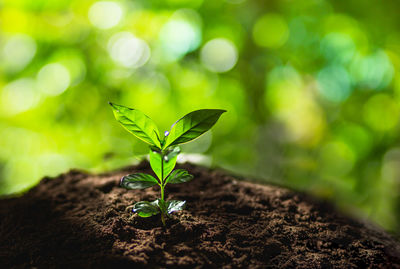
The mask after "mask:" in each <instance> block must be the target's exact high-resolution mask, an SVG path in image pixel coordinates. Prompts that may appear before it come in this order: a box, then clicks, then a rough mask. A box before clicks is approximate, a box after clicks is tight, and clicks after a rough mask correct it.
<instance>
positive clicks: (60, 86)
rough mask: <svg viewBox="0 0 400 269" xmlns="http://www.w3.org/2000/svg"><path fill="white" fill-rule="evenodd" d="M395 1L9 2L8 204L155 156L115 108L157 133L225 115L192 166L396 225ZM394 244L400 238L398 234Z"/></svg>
mask: <svg viewBox="0 0 400 269" xmlns="http://www.w3.org/2000/svg"><path fill="white" fill-rule="evenodd" d="M399 9H400V4H399V2H398V1H378V0H371V1H363V0H347V1H324V0H303V1H289V0H280V1H257V0H225V1H222V0H194V1H190V0H167V1H161V0H153V1H151V0H141V1H128V0H125V1H123V0H121V1H82V0H79V1H78V0H72V1H66V0H58V1H50V0H48V1H43V0H35V1H31V0H3V1H2V2H0V59H1V61H0V175H1V180H0V194H2V195H5V194H12V193H17V192H21V191H23V190H26V189H27V188H29V187H32V186H34V184H36V183H37V182H38V181H39V180H40V178H41V177H43V176H46V175H48V176H55V175H57V174H59V173H62V172H65V171H67V170H68V169H70V168H81V169H86V170H90V171H93V172H99V171H106V170H112V169H116V168H118V167H121V166H124V165H128V164H132V163H134V162H136V161H138V160H139V158H140V156H141V155H143V154H146V151H147V147H146V145H145V144H144V143H141V141H140V140H138V139H135V138H134V137H133V136H132V135H130V134H129V133H128V132H126V131H125V130H124V129H123V128H122V127H121V126H120V125H119V124H118V123H117V122H116V121H115V120H114V118H113V115H112V112H111V109H110V107H109V106H108V104H107V101H113V102H116V103H118V104H123V105H126V106H129V107H134V108H137V109H140V110H141V111H143V112H144V113H145V114H147V115H148V116H150V117H151V118H152V119H154V120H155V121H156V123H157V124H158V125H159V126H160V127H161V128H160V129H161V130H167V129H169V126H170V125H171V124H172V123H173V122H174V121H175V120H176V119H177V118H179V117H181V116H183V115H184V114H186V113H187V112H190V111H191V110H194V109H200V108H221V109H227V110H228V113H226V114H224V115H223V116H222V117H221V120H220V121H219V122H218V124H217V125H216V126H215V127H214V128H213V129H212V131H211V132H209V133H207V134H206V135H204V136H202V137H201V138H200V139H198V140H196V142H193V143H190V144H187V146H186V147H185V148H184V151H185V152H188V153H190V154H186V155H183V157H182V158H183V159H182V160H183V161H184V160H190V161H194V162H199V163H202V164H205V165H214V166H215V165H216V166H220V167H223V168H226V169H229V170H231V171H234V172H236V173H240V174H243V175H248V176H252V177H256V178H261V179H264V180H265V181H269V182H275V183H278V184H282V185H286V186H289V187H291V188H295V189H298V190H302V191H307V192H310V193H313V194H315V195H318V196H320V197H324V198H327V199H331V200H332V201H334V202H335V203H336V204H337V205H338V206H339V207H341V208H344V209H346V210H349V211H350V212H352V213H354V214H356V215H357V216H360V217H367V218H369V219H372V220H374V221H375V222H377V223H379V224H380V225H382V226H383V227H384V228H386V229H387V230H389V231H393V232H395V231H396V230H397V231H399V228H400V224H399V223H400V210H399V206H400V197H399V191H400V133H399V128H400V125H399V119H400V117H399V116H400V74H399V71H400V30H399V29H400V20H399ZM397 233H398V232H397Z"/></svg>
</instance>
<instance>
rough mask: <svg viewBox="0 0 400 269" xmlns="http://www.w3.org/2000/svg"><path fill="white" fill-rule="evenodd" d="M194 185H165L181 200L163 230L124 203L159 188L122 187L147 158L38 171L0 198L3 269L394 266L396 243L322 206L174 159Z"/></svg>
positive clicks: (399, 253) (399, 250)
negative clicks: (26, 186)
mask: <svg viewBox="0 0 400 269" xmlns="http://www.w3.org/2000/svg"><path fill="white" fill-rule="evenodd" d="M180 167H181V168H185V169H187V170H189V172H190V173H192V174H193V175H194V176H195V179H194V180H193V181H192V182H191V183H186V184H176V185H168V187H167V190H166V191H167V197H168V199H179V200H186V201H187V208H186V210H184V211H182V212H178V213H175V215H174V216H173V218H171V219H169V220H168V221H167V226H166V227H165V228H163V227H162V224H161V221H160V218H159V216H155V217H151V218H147V219H143V218H139V217H135V216H133V214H132V212H130V211H129V210H126V207H127V206H129V205H132V204H133V203H135V202H137V201H140V200H148V201H149V200H154V199H156V198H157V197H158V195H159V193H158V188H157V187H153V188H150V189H146V190H131V191H128V190H125V189H122V188H120V187H119V186H118V184H119V180H120V178H121V177H122V176H123V175H126V174H127V173H132V172H138V171H140V172H150V167H149V165H148V163H141V164H139V165H138V166H134V167H129V168H126V169H124V170H123V171H118V172H114V173H108V174H102V175H90V174H86V173H82V172H80V171H71V172H69V173H66V174H63V175H61V176H59V177H57V178H54V179H50V178H45V179H43V180H42V181H41V183H40V184H39V185H38V186H36V187H35V188H33V189H32V190H30V191H29V192H28V193H26V194H25V195H23V196H22V197H18V198H8V199H3V200H1V201H0V264H1V266H0V267H2V268H26V267H29V268H33V267H36V268H128V267H129V268H154V267H161V268H163V267H167V268H237V267H246V268H293V267H296V268H331V267H336V268H366V267H373V268H400V244H399V243H398V242H397V241H395V240H394V239H392V238H391V237H390V236H389V235H387V234H386V233H384V232H382V231H380V230H378V229H377V228H373V227H372V226H371V227H370V226H368V225H366V224H363V223H361V222H358V221H356V220H352V219H351V218H348V217H346V216H344V215H342V214H340V213H338V212H336V211H335V210H334V209H333V208H332V207H331V206H329V205H328V204H326V203H321V202H318V201H316V200H314V199H312V198H309V197H308V196H306V195H304V194H299V193H296V192H293V191H290V190H287V189H283V188H280V187H276V186H268V185H258V184H253V183H248V182H244V181H239V180H237V179H235V178H234V177H232V176H230V175H228V174H226V173H225V172H221V171H218V170H209V169H206V168H202V167H198V166H194V165H189V164H186V165H180Z"/></svg>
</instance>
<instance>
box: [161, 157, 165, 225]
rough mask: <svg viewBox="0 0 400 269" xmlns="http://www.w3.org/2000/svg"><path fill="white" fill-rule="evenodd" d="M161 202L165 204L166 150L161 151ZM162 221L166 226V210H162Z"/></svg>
mask: <svg viewBox="0 0 400 269" xmlns="http://www.w3.org/2000/svg"><path fill="white" fill-rule="evenodd" d="M160 187H161V203H162V204H163V205H164V204H165V202H164V187H165V186H164V152H163V151H161V185H160ZM161 221H162V223H163V225H164V226H165V218H164V210H163V209H162V210H161Z"/></svg>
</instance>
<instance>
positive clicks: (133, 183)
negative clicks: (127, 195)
mask: <svg viewBox="0 0 400 269" xmlns="http://www.w3.org/2000/svg"><path fill="white" fill-rule="evenodd" d="M156 184H158V181H157V179H155V178H154V177H153V176H152V175H149V174H145V173H135V174H131V175H127V176H124V177H122V178H121V187H124V188H125V189H128V190H136V189H145V188H149V187H151V186H154V185H156Z"/></svg>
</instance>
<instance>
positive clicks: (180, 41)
mask: <svg viewBox="0 0 400 269" xmlns="http://www.w3.org/2000/svg"><path fill="white" fill-rule="evenodd" d="M200 22H201V19H200V17H199V15H198V14H197V12H195V11H194V10H181V11H177V12H176V13H175V14H174V15H173V16H172V18H171V19H170V20H169V21H168V22H167V23H166V24H164V26H163V27H162V29H161V31H160V41H161V46H162V48H163V50H164V51H165V57H166V58H167V59H171V60H176V59H179V58H181V57H182V56H184V55H185V54H186V53H189V52H191V51H193V50H195V49H197V48H198V47H199V46H200V43H201V27H200Z"/></svg>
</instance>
